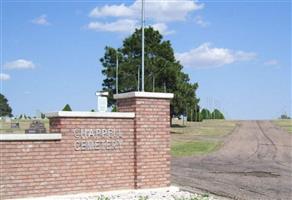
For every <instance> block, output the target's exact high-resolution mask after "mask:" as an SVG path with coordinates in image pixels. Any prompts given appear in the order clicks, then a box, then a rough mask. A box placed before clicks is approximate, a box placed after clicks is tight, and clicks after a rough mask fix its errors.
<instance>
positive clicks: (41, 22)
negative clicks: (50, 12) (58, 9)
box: [32, 15, 50, 26]
mask: <svg viewBox="0 0 292 200" xmlns="http://www.w3.org/2000/svg"><path fill="white" fill-rule="evenodd" d="M32 23H34V24H37V25H43V26H47V25H50V23H49V22H48V20H47V16H46V15H41V16H39V17H37V18H35V19H33V20H32Z"/></svg>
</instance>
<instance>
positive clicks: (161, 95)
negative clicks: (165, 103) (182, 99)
mask: <svg viewBox="0 0 292 200" xmlns="http://www.w3.org/2000/svg"><path fill="white" fill-rule="evenodd" d="M134 97H141V98H154V99H172V98H173V97H174V95H173V93H160V92H127V93H121V94H114V99H128V98H134Z"/></svg>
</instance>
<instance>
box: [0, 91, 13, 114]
mask: <svg viewBox="0 0 292 200" xmlns="http://www.w3.org/2000/svg"><path fill="white" fill-rule="evenodd" d="M12 116H13V115H12V109H11V107H10V106H9V104H8V100H7V99H6V97H5V96H4V95H3V94H1V93H0V117H12Z"/></svg>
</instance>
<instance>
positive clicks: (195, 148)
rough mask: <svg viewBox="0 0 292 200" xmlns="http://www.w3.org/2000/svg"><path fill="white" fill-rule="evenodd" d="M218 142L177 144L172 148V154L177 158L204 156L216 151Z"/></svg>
mask: <svg viewBox="0 0 292 200" xmlns="http://www.w3.org/2000/svg"><path fill="white" fill-rule="evenodd" d="M218 145H219V143H218V142H208V141H190V142H182V143H176V144H173V145H172V146H171V154H172V155H173V156H175V157H182V156H193V155H202V154H205V153H210V152H212V151H214V150H215V149H216V148H217V146H218Z"/></svg>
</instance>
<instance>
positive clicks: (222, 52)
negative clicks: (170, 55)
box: [175, 43, 256, 68]
mask: <svg viewBox="0 0 292 200" xmlns="http://www.w3.org/2000/svg"><path fill="white" fill-rule="evenodd" d="M175 56H176V58H177V60H179V61H180V62H181V63H182V65H184V66H186V67H194V68H209V67H219V66H223V65H226V64H231V63H234V62H238V61H248V60H252V59H254V58H255V57H256V54H255V53H252V52H244V51H234V50H231V49H226V48H217V47H212V46H211V44H210V43H204V44H202V45H200V46H199V47H197V48H194V49H191V50H190V51H187V52H183V53H176V55H175Z"/></svg>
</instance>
